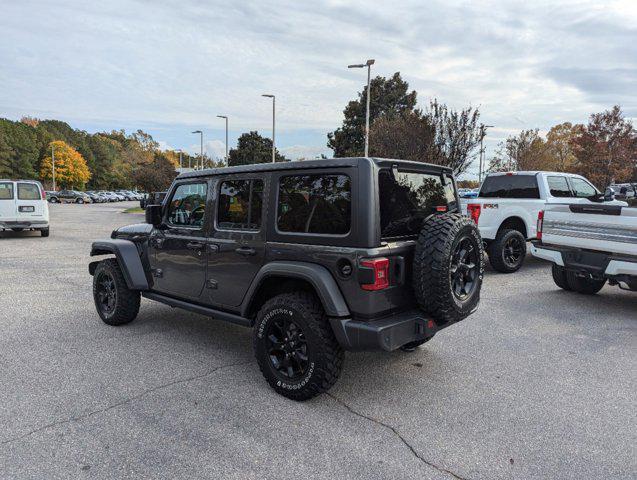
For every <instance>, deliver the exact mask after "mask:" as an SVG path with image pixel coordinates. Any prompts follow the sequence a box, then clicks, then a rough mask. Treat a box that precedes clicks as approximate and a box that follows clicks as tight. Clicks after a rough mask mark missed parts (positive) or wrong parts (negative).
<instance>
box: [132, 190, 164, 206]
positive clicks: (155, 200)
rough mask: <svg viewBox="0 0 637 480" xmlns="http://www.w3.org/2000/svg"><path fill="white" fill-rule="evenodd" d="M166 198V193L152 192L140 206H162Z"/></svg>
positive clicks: (142, 200) (143, 199) (141, 201)
mask: <svg viewBox="0 0 637 480" xmlns="http://www.w3.org/2000/svg"><path fill="white" fill-rule="evenodd" d="M164 198H166V192H151V193H148V194H146V195H145V196H144V198H142V199H141V200H140V201H139V206H140V207H141V208H146V207H147V206H148V205H160V204H161V203H162V202H163V201H164Z"/></svg>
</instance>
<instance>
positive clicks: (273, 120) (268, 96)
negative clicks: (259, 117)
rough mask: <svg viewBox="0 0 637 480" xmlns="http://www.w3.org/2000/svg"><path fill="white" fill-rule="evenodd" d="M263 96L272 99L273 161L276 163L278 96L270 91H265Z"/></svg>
mask: <svg viewBox="0 0 637 480" xmlns="http://www.w3.org/2000/svg"><path fill="white" fill-rule="evenodd" d="M261 96H262V97H267V98H271V99H272V163H274V162H275V161H276V153H275V152H276V147H275V145H274V141H275V140H274V139H275V131H276V117H275V104H276V97H275V96H274V95H271V94H269V93H264V94H263V95H261Z"/></svg>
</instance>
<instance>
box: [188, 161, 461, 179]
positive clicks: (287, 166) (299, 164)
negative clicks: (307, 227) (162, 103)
mask: <svg viewBox="0 0 637 480" xmlns="http://www.w3.org/2000/svg"><path fill="white" fill-rule="evenodd" d="M362 162H368V163H374V164H376V165H377V166H378V167H381V168H388V167H391V166H392V165H396V164H397V165H398V166H399V168H400V167H402V168H405V169H410V170H411V169H413V170H432V169H433V170H436V171H444V172H447V173H451V169H450V168H448V167H442V166H440V165H433V164H430V163H423V162H413V161H409V160H398V159H390V158H371V157H347V158H328V159H322V160H303V161H292V162H277V163H255V164H252V165H239V166H236V167H221V168H207V169H204V170H194V171H192V172H185V173H182V174H181V175H179V176H178V177H177V178H178V179H184V178H197V177H207V176H211V175H227V174H232V173H252V172H271V171H281V170H300V169H302V170H306V169H314V168H334V167H357V166H358V165H360V164H361V163H362Z"/></svg>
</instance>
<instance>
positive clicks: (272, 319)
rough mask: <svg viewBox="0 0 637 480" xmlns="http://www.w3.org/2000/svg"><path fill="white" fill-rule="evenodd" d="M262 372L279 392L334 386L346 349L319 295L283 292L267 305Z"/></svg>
mask: <svg viewBox="0 0 637 480" xmlns="http://www.w3.org/2000/svg"><path fill="white" fill-rule="evenodd" d="M253 341H254V352H255V355H256V358H257V363H258V364H259V368H260V370H261V373H262V374H263V376H264V377H265V379H266V380H267V382H268V383H269V384H270V386H271V387H272V388H273V389H274V390H275V391H276V392H277V393H279V394H281V395H283V396H284V397H287V398H290V399H292V400H298V401H301V400H308V399H310V398H312V397H315V396H316V395H319V394H321V393H323V392H325V391H327V390H329V389H330V387H331V386H332V385H334V383H336V380H337V379H338V377H339V375H340V373H341V367H342V365H343V350H342V349H341V347H340V345H339V344H338V342H337V341H336V337H334V333H333V332H332V328H331V327H330V325H329V322H328V320H327V316H326V315H325V311H324V310H323V307H322V306H321V304H320V303H319V301H318V300H317V299H316V298H315V297H314V296H313V295H311V294H309V293H306V292H293V293H284V294H281V295H277V296H275V297H273V298H271V299H270V300H268V301H267V302H265V304H264V305H263V306H262V307H261V309H260V310H259V313H258V314H257V320H256V324H255V328H254V339H253Z"/></svg>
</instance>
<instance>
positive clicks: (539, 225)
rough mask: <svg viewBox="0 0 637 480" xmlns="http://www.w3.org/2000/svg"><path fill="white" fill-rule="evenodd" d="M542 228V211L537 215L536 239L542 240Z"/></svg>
mask: <svg viewBox="0 0 637 480" xmlns="http://www.w3.org/2000/svg"><path fill="white" fill-rule="evenodd" d="M542 228H544V210H540V211H539V212H538V214H537V239H538V240H542Z"/></svg>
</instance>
